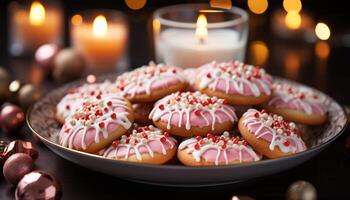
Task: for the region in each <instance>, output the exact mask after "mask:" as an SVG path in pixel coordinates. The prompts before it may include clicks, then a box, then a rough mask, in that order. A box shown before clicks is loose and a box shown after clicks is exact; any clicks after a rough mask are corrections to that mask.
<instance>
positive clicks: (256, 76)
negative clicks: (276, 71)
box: [196, 61, 272, 96]
mask: <svg viewBox="0 0 350 200" xmlns="http://www.w3.org/2000/svg"><path fill="white" fill-rule="evenodd" d="M198 71H199V74H198V75H197V79H196V85H197V87H198V89H200V90H202V89H205V88H208V89H210V90H213V91H221V92H224V93H226V94H238V95H242V96H260V95H261V94H266V95H270V94H271V87H272V78H271V76H270V75H269V74H267V73H266V72H265V70H264V69H262V68H260V67H254V66H252V65H247V64H244V63H241V62H238V61H235V62H221V63H217V62H211V63H209V64H206V65H203V66H202V67H200V68H199V70H198Z"/></svg>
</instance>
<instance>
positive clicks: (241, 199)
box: [232, 195, 254, 200]
mask: <svg viewBox="0 0 350 200" xmlns="http://www.w3.org/2000/svg"><path fill="white" fill-rule="evenodd" d="M232 200H254V198H252V197H250V196H242V195H237V196H236V195H235V196H233V197H232Z"/></svg>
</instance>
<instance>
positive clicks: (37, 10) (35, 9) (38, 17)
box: [29, 1, 45, 26]
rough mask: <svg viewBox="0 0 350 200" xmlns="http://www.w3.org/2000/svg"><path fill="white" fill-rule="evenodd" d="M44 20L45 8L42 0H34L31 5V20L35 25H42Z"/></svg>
mask: <svg viewBox="0 0 350 200" xmlns="http://www.w3.org/2000/svg"><path fill="white" fill-rule="evenodd" d="M44 21H45V8H44V6H43V5H42V4H41V3H40V2H38V1H34V2H33V3H32V5H31V6H30V11H29V22H30V24H32V25H34V26H40V25H42V24H43V23H44Z"/></svg>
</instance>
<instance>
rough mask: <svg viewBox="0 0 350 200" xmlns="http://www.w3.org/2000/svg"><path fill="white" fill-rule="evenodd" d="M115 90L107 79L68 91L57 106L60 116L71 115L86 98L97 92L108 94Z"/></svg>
mask: <svg viewBox="0 0 350 200" xmlns="http://www.w3.org/2000/svg"><path fill="white" fill-rule="evenodd" d="M114 90H115V87H114V85H113V84H112V83H111V82H109V81H105V82H103V83H86V84H84V85H82V86H80V87H78V88H74V89H71V90H68V91H67V94H66V95H65V96H64V97H63V98H62V99H61V100H60V102H59V103H58V104H57V106H56V110H57V113H58V115H59V116H61V117H63V118H67V117H69V116H70V115H71V114H72V113H74V111H75V109H76V108H77V107H79V106H80V105H81V103H82V102H83V100H84V99H85V98H90V97H94V96H95V95H97V94H108V93H111V92H113V91H114Z"/></svg>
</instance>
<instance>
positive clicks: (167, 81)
mask: <svg viewBox="0 0 350 200" xmlns="http://www.w3.org/2000/svg"><path fill="white" fill-rule="evenodd" d="M180 82H185V78H184V75H183V73H182V70H181V69H179V68H176V67H171V66H165V65H162V64H158V65H155V64H154V63H151V64H150V65H149V66H143V67H140V68H138V69H135V70H133V71H131V72H126V73H124V74H122V75H121V76H118V78H117V80H116V84H117V86H118V88H119V89H120V90H121V91H122V92H123V94H124V95H125V96H131V97H133V96H135V95H138V94H147V95H150V94H151V92H152V91H154V90H158V89H162V88H167V87H169V86H172V85H176V84H178V83H180Z"/></svg>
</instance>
